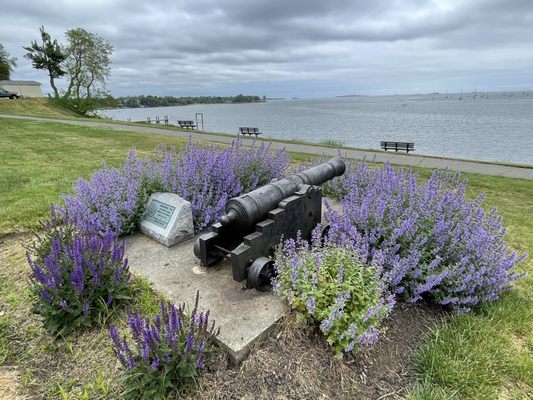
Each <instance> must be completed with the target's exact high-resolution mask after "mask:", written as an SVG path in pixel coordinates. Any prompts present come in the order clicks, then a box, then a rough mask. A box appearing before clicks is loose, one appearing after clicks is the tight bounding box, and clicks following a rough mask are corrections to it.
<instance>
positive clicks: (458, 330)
mask: <svg viewBox="0 0 533 400" xmlns="http://www.w3.org/2000/svg"><path fill="white" fill-rule="evenodd" d="M0 112H3V111H2V110H1V109H0ZM161 142H165V143H167V144H170V145H176V146H180V145H182V144H183V140H180V139H175V138H169V137H158V136H155V135H142V134H137V133H128V132H116V131H111V130H107V129H100V128H82V127H75V126H66V125H62V124H57V123H34V122H24V121H13V120H2V126H1V130H0V149H2V151H1V152H0V188H2V190H1V191H0V235H1V234H6V233H12V232H14V231H16V230H18V229H23V230H26V229H27V228H29V227H32V226H35V224H36V222H37V220H38V219H39V218H42V217H45V216H46V215H47V212H48V206H49V204H50V203H52V202H57V201H58V197H59V194H60V193H65V192H67V191H68V190H69V189H70V188H71V187H72V183H73V182H74V181H75V179H76V178H77V177H78V176H84V177H88V176H90V175H91V172H92V171H93V170H94V169H96V168H98V167H99V166H100V165H101V163H102V161H103V160H105V162H106V163H107V164H109V165H118V164H120V163H121V162H122V161H123V160H124V158H125V157H126V155H127V152H128V149H129V148H130V147H131V146H136V147H137V150H138V152H139V153H140V154H143V155H148V154H150V153H151V151H152V150H153V148H154V147H155V146H156V145H158V144H160V143H161ZM420 172H421V173H422V174H423V175H426V176H427V175H428V174H429V173H430V171H427V170H420ZM464 177H466V178H467V179H468V180H469V195H470V196H472V197H474V196H476V195H477V194H479V193H481V192H484V193H487V200H486V205H487V207H491V206H497V207H498V208H499V209H500V211H501V213H502V215H503V216H504V221H505V225H506V226H507V227H508V228H509V229H508V235H507V240H508V242H509V243H510V244H511V245H512V247H513V248H514V249H516V250H518V251H519V252H524V251H528V252H529V253H530V254H533V200H532V199H533V182H531V181H523V180H516V179H507V178H497V177H487V176H478V175H468V174H464ZM6 240H7V242H8V243H7V244H3V245H2V246H3V247H2V248H1V249H0V262H1V264H2V269H1V271H0V278H1V279H0V298H2V302H1V303H0V366H1V365H3V364H5V365H17V366H18V367H19V368H18V371H19V374H20V375H19V376H17V380H18V382H19V383H20V384H23V385H25V386H27V387H29V388H31V389H32V390H35V391H36V392H38V393H44V394H46V395H48V396H50V397H56V396H57V397H59V396H60V395H62V393H65V394H67V395H68V394H69V393H75V392H76V393H84V392H85V396H86V398H96V397H106V396H108V395H112V394H113V392H114V388H115V386H114V385H115V383H114V381H115V377H116V374H117V370H116V368H109V365H115V363H114V361H113V358H112V355H111V353H110V349H109V346H107V340H106V335H107V332H106V329H105V328H95V329H93V330H92V331H90V332H81V333H78V334H75V335H73V336H72V337H70V338H67V339H66V340H64V341H59V342H58V341H53V340H51V338H49V337H48V336H47V335H46V333H45V332H44V331H43V330H42V328H41V327H40V324H39V321H38V319H37V318H35V317H34V316H33V317H32V316H31V313H30V312H29V309H30V305H29V304H30V303H31V298H30V296H29V293H28V291H27V289H26V279H27V276H28V268H27V266H26V263H25V259H24V254H23V251H22V249H21V248H20V247H19V246H18V245H17V244H16V242H14V241H12V240H9V239H6ZM520 268H521V270H525V271H529V273H530V274H531V273H532V272H533V261H532V260H531V259H529V260H527V261H526V263H525V265H522V266H521V267H520ZM137 286H138V290H139V296H137V298H136V301H135V302H134V304H132V305H131V306H130V307H129V310H140V311H143V312H150V311H153V310H154V309H155V307H156V304H157V300H158V299H157V295H156V294H155V293H153V292H152V291H151V290H150V289H149V288H148V287H147V285H146V284H144V283H143V282H142V281H139V282H138V284H137ZM531 293H533V277H531V276H529V277H526V278H525V279H524V280H522V281H521V282H519V284H518V288H517V289H516V290H514V291H512V292H509V293H507V294H506V295H505V296H504V297H503V298H502V299H501V300H500V301H498V302H496V303H493V304H489V305H486V306H483V307H481V308H479V309H478V310H476V312H474V313H471V314H468V315H465V316H458V317H454V318H452V319H451V320H449V321H448V322H446V323H445V324H443V325H440V326H437V327H435V328H434V329H433V330H432V331H431V332H429V333H428V337H427V339H426V344H425V346H424V348H423V349H422V350H421V351H420V352H419V353H417V354H416V355H415V357H414V360H413V368H414V370H415V371H416V374H417V380H418V385H417V387H416V388H415V389H414V390H413V392H412V394H411V397H412V398H413V399H433V398H435V399H449V398H457V399H492V398H502V399H506V398H508V399H526V398H530V397H529V396H530V395H531V393H532V391H533V296H532V294H531ZM120 316H121V315H117V316H112V317H111V318H110V319H111V320H112V321H119V317H120ZM103 322H105V321H103ZM0 368H1V367H0ZM0 371H1V370H0ZM80 385H83V388H80ZM115 394H116V393H115ZM82 398H83V397H82Z"/></svg>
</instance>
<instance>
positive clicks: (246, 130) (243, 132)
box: [239, 127, 261, 137]
mask: <svg viewBox="0 0 533 400" xmlns="http://www.w3.org/2000/svg"><path fill="white" fill-rule="evenodd" d="M239 133H240V134H241V135H243V136H244V135H250V136H252V135H255V137H257V135H261V132H259V128H244V127H240V128H239Z"/></svg>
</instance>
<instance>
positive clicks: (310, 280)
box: [273, 230, 395, 356]
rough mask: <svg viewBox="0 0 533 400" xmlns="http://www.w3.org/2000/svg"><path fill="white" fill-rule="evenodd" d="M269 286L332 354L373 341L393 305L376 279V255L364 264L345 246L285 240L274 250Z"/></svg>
mask: <svg viewBox="0 0 533 400" xmlns="http://www.w3.org/2000/svg"><path fill="white" fill-rule="evenodd" d="M275 269H276V272H277V274H276V277H275V278H274V281H273V286H274V290H275V292H276V293H277V294H279V295H281V297H283V298H285V299H286V300H287V301H288V302H289V304H290V305H291V307H292V308H293V309H295V310H296V311H298V312H299V313H301V314H300V315H301V316H303V317H304V319H305V320H306V321H307V322H308V323H310V324H316V325H318V326H319V327H320V330H321V331H322V332H323V334H324V336H325V337H326V340H327V342H328V343H329V344H330V345H332V347H333V348H334V350H335V353H336V354H337V355H338V356H340V355H342V354H343V352H346V353H347V352H352V351H354V352H355V351H357V350H359V349H360V348H361V347H364V346H370V345H372V344H373V343H375V342H376V340H377V339H378V335H379V331H378V326H379V323H380V321H381V319H383V317H385V316H386V315H387V314H388V313H389V312H390V311H391V310H392V308H393V306H394V302H395V299H394V295H391V294H388V293H387V292H386V290H385V289H384V287H383V285H382V284H381V282H380V280H379V271H380V269H381V265H380V262H379V260H378V258H376V259H375V260H374V263H373V264H372V265H365V264H364V263H363V262H361V261H360V260H359V258H358V257H357V256H356V255H355V253H354V252H353V250H352V249H351V248H350V247H349V246H340V247H339V246H336V245H334V244H331V243H325V244H324V245H322V244H321V243H320V238H319V231H318V230H315V231H314V232H313V240H312V246H310V245H309V243H308V242H306V241H303V240H301V239H297V240H296V241H295V240H292V239H289V240H287V241H285V242H284V243H283V245H281V246H279V247H278V249H277V252H276V262H275Z"/></svg>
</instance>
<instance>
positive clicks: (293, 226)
mask: <svg viewBox="0 0 533 400" xmlns="http://www.w3.org/2000/svg"><path fill="white" fill-rule="evenodd" d="M345 169H346V165H345V164H344V161H343V160H342V159H341V158H340V157H334V158H332V159H331V160H329V161H328V162H326V163H323V164H320V165H317V166H315V167H312V168H309V169H307V170H305V171H303V172H300V173H297V174H293V175H290V176H288V177H287V178H283V179H279V180H275V181H272V182H270V183H269V184H267V185H265V186H262V187H260V188H257V189H255V190H253V191H251V192H249V193H246V194H243V195H241V196H239V197H235V198H232V199H230V200H228V202H227V203H226V207H225V214H224V215H223V216H222V217H220V220H219V222H217V223H215V224H213V225H212V226H211V232H208V233H206V234H204V235H202V236H200V237H199V238H198V240H197V241H196V243H195V245H194V254H195V255H196V257H197V258H199V259H200V261H201V262H202V264H203V265H204V266H206V267H207V266H211V265H213V264H215V263H217V262H219V261H221V260H222V259H229V260H230V261H231V264H232V272H233V279H234V280H236V281H237V282H241V281H243V280H244V279H246V281H247V287H248V288H255V289H257V290H261V291H264V290H268V289H269V288H270V286H271V285H270V280H271V278H272V275H273V273H274V268H273V262H272V261H271V260H270V259H269V258H268V255H269V254H270V253H271V252H272V250H273V249H274V247H275V246H277V245H278V244H279V243H280V241H281V239H282V238H283V239H288V238H296V236H297V234H298V232H300V235H301V237H302V238H305V239H309V238H310V236H311V232H312V231H313V229H315V227H316V226H317V225H318V224H320V221H321V218H322V189H321V188H320V187H319V185H322V184H323V183H325V182H327V181H329V180H331V179H333V178H334V177H336V176H340V175H342V174H343V173H344V171H345ZM321 229H322V233H323V234H325V233H326V232H327V229H328V227H327V226H322V225H321Z"/></svg>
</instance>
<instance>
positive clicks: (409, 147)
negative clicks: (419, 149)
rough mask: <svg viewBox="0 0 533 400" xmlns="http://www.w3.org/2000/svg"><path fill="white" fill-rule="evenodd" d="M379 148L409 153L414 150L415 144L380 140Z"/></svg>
mask: <svg viewBox="0 0 533 400" xmlns="http://www.w3.org/2000/svg"><path fill="white" fill-rule="evenodd" d="M381 150H385V151H387V150H394V151H396V152H398V150H401V151H406V152H407V153H409V152H410V151H414V150H415V144H414V143H409V142H381Z"/></svg>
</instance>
